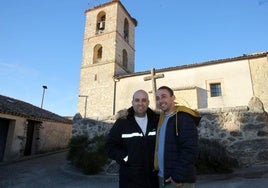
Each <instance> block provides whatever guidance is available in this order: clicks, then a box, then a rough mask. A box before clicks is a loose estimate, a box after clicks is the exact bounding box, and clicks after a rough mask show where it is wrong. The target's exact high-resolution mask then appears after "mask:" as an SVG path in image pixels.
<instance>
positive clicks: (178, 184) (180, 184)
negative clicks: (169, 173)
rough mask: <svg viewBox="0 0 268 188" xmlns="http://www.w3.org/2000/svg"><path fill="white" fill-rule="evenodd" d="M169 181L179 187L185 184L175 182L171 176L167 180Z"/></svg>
mask: <svg viewBox="0 0 268 188" xmlns="http://www.w3.org/2000/svg"><path fill="white" fill-rule="evenodd" d="M165 181H166V182H167V183H172V184H173V185H175V186H177V187H180V186H182V185H183V183H177V182H175V181H174V180H173V179H172V177H169V178H168V179H166V180H165Z"/></svg>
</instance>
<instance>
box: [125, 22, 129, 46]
mask: <svg viewBox="0 0 268 188" xmlns="http://www.w3.org/2000/svg"><path fill="white" fill-rule="evenodd" d="M124 39H125V40H126V41H127V42H128V40H129V24H128V21H127V19H126V18H125V21H124Z"/></svg>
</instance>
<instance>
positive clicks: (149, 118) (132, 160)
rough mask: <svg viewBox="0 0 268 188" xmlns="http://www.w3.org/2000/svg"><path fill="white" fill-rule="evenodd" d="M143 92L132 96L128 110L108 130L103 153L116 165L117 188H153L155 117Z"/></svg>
mask: <svg viewBox="0 0 268 188" xmlns="http://www.w3.org/2000/svg"><path fill="white" fill-rule="evenodd" d="M148 106H149V99H148V94H147V92H145V91H144V90H138V91H136V92H135V93H134V95H133V99H132V107H130V108H129V109H128V110H127V114H126V115H125V116H121V117H120V118H118V119H117V120H116V122H115V124H114V125H113V127H112V128H111V130H110V132H109V134H108V137H107V140H106V143H105V151H106V153H107V155H108V157H109V158H111V159H113V160H115V161H116V162H117V163H118V164H119V165H120V169H119V187H120V188H157V187H158V177H157V173H156V171H154V149H155V137H156V126H157V122H158V115H157V114H156V113H154V112H153V111H152V110H151V109H150V108H148Z"/></svg>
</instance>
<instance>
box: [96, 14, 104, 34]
mask: <svg viewBox="0 0 268 188" xmlns="http://www.w3.org/2000/svg"><path fill="white" fill-rule="evenodd" d="M105 21H106V14H105V12H100V13H99V14H98V16H97V26H96V33H102V32H103V31H104V30H105Z"/></svg>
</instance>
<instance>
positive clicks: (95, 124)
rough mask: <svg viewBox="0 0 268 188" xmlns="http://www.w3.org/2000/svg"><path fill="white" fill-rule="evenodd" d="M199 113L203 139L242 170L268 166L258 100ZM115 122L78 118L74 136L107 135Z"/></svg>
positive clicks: (265, 120)
mask: <svg viewBox="0 0 268 188" xmlns="http://www.w3.org/2000/svg"><path fill="white" fill-rule="evenodd" d="M198 111H199V112H200V113H201V114H202V119H201V122H200V125H199V127H198V131H199V137H200V138H205V139H208V140H210V141H216V142H218V143H219V144H221V145H222V146H223V147H224V148H226V151H227V154H228V155H229V156H232V157H233V158H235V159H236V160H237V161H238V163H239V166H241V167H242V166H251V165H255V164H264V163H267V162H268V114H267V113H266V112H265V111H264V110H263V105H262V103H261V101H260V100H259V99H258V98H252V99H251V101H250V102H249V105H248V106H242V107H235V108H219V109H201V110H198ZM113 122H114V117H111V118H109V119H108V120H106V121H95V120H90V119H82V117H81V116H79V115H77V116H76V118H75V119H74V125H73V136H77V135H81V134H87V135H88V136H89V137H91V138H92V137H93V136H94V135H101V134H107V133H108V131H109V130H110V128H111V127H112V124H113Z"/></svg>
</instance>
